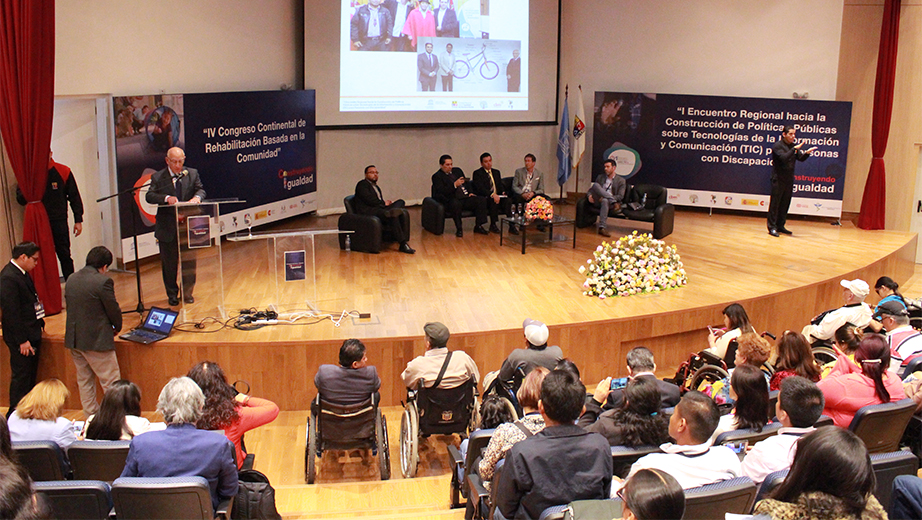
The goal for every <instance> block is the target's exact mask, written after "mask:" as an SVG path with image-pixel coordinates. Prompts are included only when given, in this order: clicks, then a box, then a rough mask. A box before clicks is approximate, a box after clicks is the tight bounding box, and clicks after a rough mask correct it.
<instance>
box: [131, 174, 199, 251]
mask: <svg viewBox="0 0 922 520" xmlns="http://www.w3.org/2000/svg"><path fill="white" fill-rule="evenodd" d="M185 170H187V171H188V172H189V173H188V174H186V176H185V177H183V178H182V196H181V197H179V201H180V202H186V201H187V200H189V199H191V198H192V197H195V196H196V195H197V196H198V197H199V198H200V199H204V198H205V188H204V187H203V186H202V180H201V179H200V178H199V176H198V170H196V169H195V168H185ZM175 196H176V190H175V189H174V188H173V179H172V178H171V176H170V169H169V168H164V169H162V170H160V171H159V172H157V173H155V174H153V175H152V176H151V178H150V189H149V190H148V192H147V196H146V197H145V199H147V202H148V203H149V204H166V198H167V197H175ZM154 236H155V237H157V240H159V241H161V242H172V241H174V240H176V211H175V210H174V209H173V208H168V207H164V208H159V209H158V210H157V225H156V226H155V227H154Z"/></svg>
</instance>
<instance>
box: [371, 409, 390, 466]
mask: <svg viewBox="0 0 922 520" xmlns="http://www.w3.org/2000/svg"><path fill="white" fill-rule="evenodd" d="M377 416H378V417H377V419H378V420H377V421H375V442H376V443H377V445H378V468H379V469H380V472H381V480H388V479H390V478H391V452H390V447H389V446H388V445H387V418H385V417H384V414H382V413H381V409H380V408H379V409H378V412H377Z"/></svg>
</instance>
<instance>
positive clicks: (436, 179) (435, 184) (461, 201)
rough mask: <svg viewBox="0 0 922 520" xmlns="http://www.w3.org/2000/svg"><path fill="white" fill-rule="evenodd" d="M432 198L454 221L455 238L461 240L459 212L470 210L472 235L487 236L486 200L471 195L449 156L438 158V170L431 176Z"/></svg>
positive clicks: (462, 173) (462, 175)
mask: <svg viewBox="0 0 922 520" xmlns="http://www.w3.org/2000/svg"><path fill="white" fill-rule="evenodd" d="M432 198H433V199H435V200H436V201H438V202H439V203H440V204H442V205H443V206H445V210H446V211H447V212H448V214H449V215H451V218H452V220H454V221H455V236H456V237H458V238H461V237H463V236H464V231H463V230H462V228H461V212H462V211H463V210H466V209H468V210H472V211H473V212H474V214H475V215H476V219H477V220H476V221H475V222H474V233H477V234H478V235H488V234H489V233H488V232H487V230H486V229H483V225H484V224H486V223H487V198H486V197H480V196H478V195H477V194H476V193H473V192H472V191H471V189H470V187H469V185H468V183H467V179H466V178H465V177H464V172H463V171H461V168H455V167H454V166H453V163H452V159H451V156H450V155H443V156H441V157H439V170H438V171H437V172H435V173H433V174H432Z"/></svg>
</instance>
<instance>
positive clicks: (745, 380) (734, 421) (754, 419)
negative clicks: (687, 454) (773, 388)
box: [711, 364, 771, 442]
mask: <svg viewBox="0 0 922 520" xmlns="http://www.w3.org/2000/svg"><path fill="white" fill-rule="evenodd" d="M730 399H731V400H732V401H733V410H732V411H731V412H730V413H729V414H727V415H724V416H721V418H720V421H719V422H718V423H717V429H715V430H714V433H713V434H711V441H712V442H713V441H714V440H715V439H717V436H718V435H720V434H721V433H723V432H728V431H732V430H742V429H750V430H755V431H757V432H760V431H762V428H763V427H764V426H765V425H766V424H767V423H768V422H770V421H771V418H770V417H769V416H768V385H767V384H766V383H765V374H764V373H763V372H762V371H761V370H759V369H758V368H756V367H754V366H752V365H749V364H745V365H740V366H738V367H736V368H735V369H734V370H733V375H731V376H730Z"/></svg>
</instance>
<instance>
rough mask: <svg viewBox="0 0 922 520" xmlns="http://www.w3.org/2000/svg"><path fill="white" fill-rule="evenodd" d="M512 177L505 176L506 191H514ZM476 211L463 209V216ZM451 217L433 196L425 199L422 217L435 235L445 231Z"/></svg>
mask: <svg viewBox="0 0 922 520" xmlns="http://www.w3.org/2000/svg"><path fill="white" fill-rule="evenodd" d="M512 180H513V178H512V177H503V187H504V188H505V189H506V193H512ZM473 216H475V215H474V212H473V211H471V210H462V211H461V218H467V217H473ZM446 218H451V215H446V214H445V206H444V205H443V204H442V203H441V202H439V201H437V200H435V199H434V198H432V197H426V198H424V199H423V214H422V216H421V217H420V219H421V220H422V224H423V229H425V230H426V231H428V232H430V233H432V234H433V235H441V234H442V233H444V232H445V219H446Z"/></svg>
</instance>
